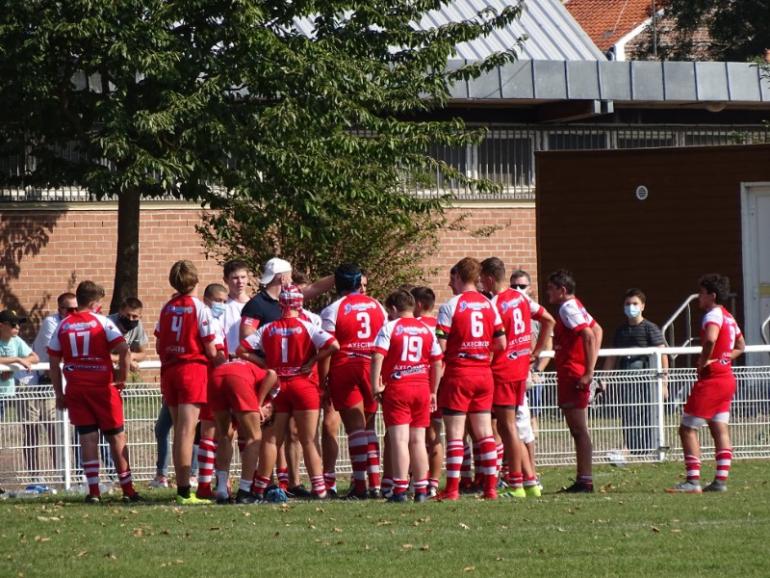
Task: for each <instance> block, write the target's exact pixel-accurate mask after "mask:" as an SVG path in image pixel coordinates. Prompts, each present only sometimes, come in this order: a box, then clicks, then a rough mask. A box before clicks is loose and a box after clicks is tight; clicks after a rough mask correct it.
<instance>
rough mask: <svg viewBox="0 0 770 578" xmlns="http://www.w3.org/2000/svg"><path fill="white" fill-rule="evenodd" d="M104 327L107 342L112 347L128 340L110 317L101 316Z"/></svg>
mask: <svg viewBox="0 0 770 578" xmlns="http://www.w3.org/2000/svg"><path fill="white" fill-rule="evenodd" d="M100 321H101V322H102V327H103V328H104V334H105V335H106V336H107V343H108V344H109V346H110V347H116V346H117V345H120V344H121V343H125V342H126V340H125V338H124V337H123V333H122V332H121V331H120V329H118V326H117V325H115V323H114V322H113V321H112V319H110V318H108V317H102V318H100Z"/></svg>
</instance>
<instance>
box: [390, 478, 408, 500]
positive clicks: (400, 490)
mask: <svg viewBox="0 0 770 578" xmlns="http://www.w3.org/2000/svg"><path fill="white" fill-rule="evenodd" d="M408 489H409V480H393V495H394V496H398V495H400V494H406V491H407V490H408Z"/></svg>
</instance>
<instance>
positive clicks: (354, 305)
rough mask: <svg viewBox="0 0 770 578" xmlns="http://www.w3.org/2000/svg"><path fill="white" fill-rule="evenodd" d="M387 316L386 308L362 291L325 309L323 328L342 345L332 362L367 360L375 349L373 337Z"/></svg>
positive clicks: (335, 363)
mask: <svg viewBox="0 0 770 578" xmlns="http://www.w3.org/2000/svg"><path fill="white" fill-rule="evenodd" d="M386 319H387V313H386V312H385V309H384V307H383V306H382V305H380V303H379V302H378V301H377V300H375V299H372V298H371V297H367V296H366V295H361V294H360V293H351V294H350V295H346V296H345V297H342V298H341V299H338V300H337V301H335V302H334V303H332V304H331V305H329V306H328V307H327V308H326V309H324V310H323V311H322V312H321V327H322V328H323V329H324V331H327V332H328V333H330V334H331V335H332V336H334V337H335V338H336V339H337V342H338V343H339V344H340V350H339V352H337V353H335V354H334V356H333V357H332V365H338V364H341V363H346V362H350V361H356V360H365V361H367V362H368V361H369V360H370V359H371V356H372V352H373V351H374V340H375V338H376V337H377V333H378V332H379V331H380V329H381V328H382V326H383V325H384V324H385V320H386Z"/></svg>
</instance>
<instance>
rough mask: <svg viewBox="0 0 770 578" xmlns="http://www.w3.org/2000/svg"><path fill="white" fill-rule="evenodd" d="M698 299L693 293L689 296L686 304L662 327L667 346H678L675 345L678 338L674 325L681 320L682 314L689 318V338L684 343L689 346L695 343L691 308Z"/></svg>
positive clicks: (685, 301)
mask: <svg viewBox="0 0 770 578" xmlns="http://www.w3.org/2000/svg"><path fill="white" fill-rule="evenodd" d="M697 298H698V294H697V293H693V294H692V295H690V296H688V297H687V299H685V300H684V303H682V304H681V305H680V306H679V307H678V308H677V310H676V311H674V314H673V315H671V317H669V318H668V321H666V322H665V323H664V324H663V326H662V327H661V332H662V333H663V338H664V340H665V341H666V345H669V346H672V347H675V346H676V345H677V344H676V343H675V339H676V336H675V334H674V323H675V322H676V320H677V319H678V318H679V316H680V315H682V313H684V314H685V316H686V317H687V328H686V332H687V338H686V339H685V341H684V343H685V344H687V345H689V344H690V343H692V341H693V336H692V311H691V308H690V304H691V303H692V302H693V301H695V299H697Z"/></svg>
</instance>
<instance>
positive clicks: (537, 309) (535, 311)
mask: <svg viewBox="0 0 770 578" xmlns="http://www.w3.org/2000/svg"><path fill="white" fill-rule="evenodd" d="M525 297H526V299H527V304H528V305H529V314H530V316H531V317H532V319H542V318H543V312H545V309H544V308H543V306H542V305H540V303H538V302H537V301H535V300H534V299H532V297H530V296H529V295H525Z"/></svg>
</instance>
